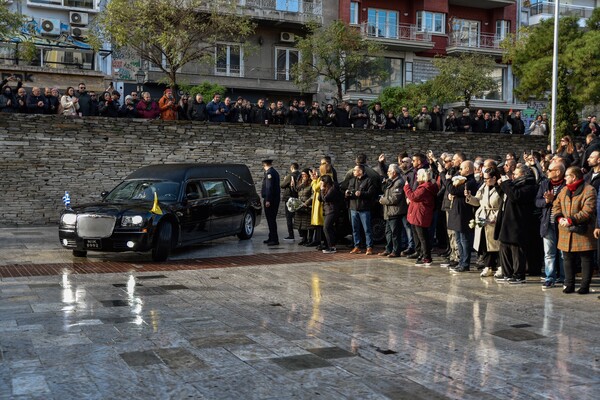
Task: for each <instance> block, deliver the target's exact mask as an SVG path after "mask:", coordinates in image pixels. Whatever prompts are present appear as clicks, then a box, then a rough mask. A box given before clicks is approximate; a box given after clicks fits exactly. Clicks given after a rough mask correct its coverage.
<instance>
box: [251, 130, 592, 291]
mask: <svg viewBox="0 0 600 400" xmlns="http://www.w3.org/2000/svg"><path fill="white" fill-rule="evenodd" d="M391 161H392V162H391V163H388V160H387V158H386V156H385V155H384V154H382V155H380V156H379V158H378V160H377V162H376V163H375V165H373V166H369V165H368V163H367V158H366V156H365V155H364V154H361V155H358V156H357V158H356V163H355V166H354V167H353V168H352V169H351V170H349V171H348V172H346V174H345V175H343V176H341V177H340V178H339V180H338V174H337V171H336V169H335V168H334V166H333V164H332V160H331V158H330V157H323V158H322V159H321V160H320V164H319V167H318V168H304V169H301V168H300V166H299V165H298V164H297V163H291V165H290V168H289V171H288V172H287V173H286V174H285V176H284V177H283V178H282V179H281V180H280V179H279V174H278V173H277V171H276V170H275V169H274V168H273V165H272V160H265V161H264V162H263V165H264V167H265V178H264V181H263V197H265V199H266V198H268V199H269V202H270V203H269V204H266V203H265V210H268V211H269V213H266V214H267V221H268V222H269V231H270V234H269V238H268V239H267V240H266V241H265V243H266V244H268V245H277V244H279V238H278V237H277V226H276V222H275V217H276V215H277V213H276V210H277V207H278V205H279V195H280V194H281V200H282V201H283V202H284V203H285V204H286V207H285V214H286V215H285V216H286V223H287V232H288V236H287V237H286V238H285V240H286V241H293V240H295V239H296V233H297V235H299V237H300V241H299V242H298V244H299V245H305V246H314V247H316V248H317V249H318V250H321V251H322V252H323V253H325V254H331V253H336V252H338V251H340V250H339V249H338V248H337V247H336V246H337V244H338V243H339V241H340V238H339V237H336V233H337V232H338V230H337V229H336V224H338V223H340V219H339V214H340V211H341V210H346V209H347V210H348V219H349V220H350V223H351V226H352V239H351V240H352V244H351V247H350V248H349V251H350V253H353V254H365V255H375V254H377V255H378V256H381V257H388V258H395V257H406V258H408V259H413V260H414V261H415V265H417V266H431V265H433V258H434V255H433V253H434V249H437V254H436V255H435V257H439V260H438V262H439V265H440V266H442V267H445V268H448V269H449V270H450V271H451V272H452V273H455V274H460V273H464V272H467V271H471V270H472V269H475V268H477V269H478V270H479V273H480V275H481V277H483V278H495V279H496V280H497V281H498V282H500V283H508V284H522V283H525V282H526V274H529V275H531V276H542V280H543V282H542V288H543V289H550V288H552V287H555V285H556V284H562V286H563V292H564V293H572V292H574V291H575V282H576V281H575V277H576V272H577V271H578V270H579V269H580V270H581V274H582V275H581V282H580V284H579V287H578V290H577V293H579V294H587V293H589V291H590V283H591V278H592V272H593V270H594V269H595V268H597V264H598V262H597V259H598V257H597V252H596V251H597V248H598V238H599V237H600V228H598V227H600V223H599V219H598V217H597V216H598V215H600V213H598V212H597V209H598V210H600V201H597V199H598V196H597V193H598V188H599V187H600V139H599V138H597V137H596V136H595V135H594V134H593V133H589V134H588V135H587V137H586V146H585V148H584V152H583V153H582V154H581V155H577V151H576V149H575V147H574V146H573V143H572V140H571V138H570V137H569V136H566V137H564V138H562V140H561V146H560V147H559V149H558V151H557V152H555V153H551V152H548V151H540V152H535V151H532V152H528V153H525V154H523V155H522V157H521V159H519V157H518V156H517V155H516V154H514V153H508V154H507V155H506V157H505V158H504V159H491V158H490V159H484V158H482V157H479V156H475V157H473V158H471V159H469V158H467V157H466V156H465V154H463V153H462V152H456V153H454V154H450V153H442V154H441V155H439V156H436V155H434V154H433V152H431V151H429V152H427V154H423V153H415V154H412V155H409V154H407V153H401V154H399V155H398V156H397V160H391ZM275 178H276V180H273V179H275ZM275 198H277V200H276V204H274V203H275V201H274V199H275ZM269 208H270V209H269ZM378 209H379V210H380V211H382V215H383V218H384V220H385V224H386V226H385V230H386V232H385V235H386V243H385V248H384V249H383V250H382V251H380V252H378V253H375V252H374V249H373V246H374V243H373V234H372V232H371V218H372V215H373V213H376V212H378V211H377V210H378ZM343 212H345V211H343ZM473 252H476V253H477V259H476V260H474V259H473V260H472V259H471V257H472V253H473Z"/></svg>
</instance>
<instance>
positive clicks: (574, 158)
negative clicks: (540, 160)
mask: <svg viewBox="0 0 600 400" xmlns="http://www.w3.org/2000/svg"><path fill="white" fill-rule="evenodd" d="M556 155H557V156H559V157H561V158H563V159H564V160H565V164H566V165H565V167H566V168H569V167H570V166H571V165H579V153H578V152H577V150H575V149H573V152H572V153H569V152H568V151H567V147H566V146H563V147H560V148H558V149H556Z"/></svg>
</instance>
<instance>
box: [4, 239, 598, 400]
mask: <svg viewBox="0 0 600 400" xmlns="http://www.w3.org/2000/svg"><path fill="white" fill-rule="evenodd" d="M22 236H24V235H22ZM22 236H20V237H22ZM35 238H37V236H36V237H35ZM35 238H34V239H35ZM259 240H260V241H262V237H258V238H256V239H255V240H254V241H256V242H258V241H259ZM236 244H237V242H236V241H234V242H232V243H230V244H223V243H221V244H216V245H213V246H214V247H213V250H214V251H217V250H218V251H220V252H221V253H223V254H235V246H236ZM255 245H256V244H255ZM282 247H283V248H284V249H285V250H287V252H290V251H291V250H293V249H294V245H283V246H282ZM296 247H297V246H296ZM258 248H261V246H257V249H258ZM219 249H220V250H219ZM262 251H264V250H262ZM313 252H314V250H313ZM282 253H283V252H282ZM223 254H219V255H220V256H222V255H223ZM314 254H315V253H311V254H310V255H309V254H308V253H307V254H306V257H307V258H310V259H311V260H312V261H311V262H303V263H287V262H285V260H284V261H278V262H277V263H269V262H265V263H263V264H260V265H247V266H243V267H231V266H228V268H211V269H196V268H194V265H195V263H191V264H190V268H191V269H189V270H185V269H179V268H178V269H177V270H169V269H165V270H163V271H161V273H160V274H157V273H156V272H140V271H139V270H138V269H136V268H132V269H131V270H130V271H129V272H118V273H98V274H94V273H93V274H71V273H68V271H67V272H65V273H63V274H59V275H52V276H36V277H17V278H3V279H2V280H1V281H0V388H1V390H0V398H7V399H8V398H11V399H12V398H44V399H51V398H54V399H61V400H62V399H71V398H73V399H75V398H77V399H81V398H86V399H87V398H102V399H104V398H160V399H163V398H164V399H167V398H176V399H179V398H194V399H232V398H241V399H292V398H294V399H296V398H305V399H314V398H323V399H339V398H353V399H386V398H389V399H595V398H597V397H598V396H597V394H598V392H599V390H600V374H599V372H600V359H599V357H598V354H600V345H599V344H597V343H596V342H597V334H596V331H597V328H598V324H599V320H598V318H597V315H598V312H597V307H598V299H597V295H598V293H594V294H591V295H587V296H580V295H576V294H572V295H564V294H563V293H562V292H561V290H560V288H555V289H553V290H547V291H542V289H541V283H540V281H539V279H538V278H532V277H530V278H529V279H528V284H526V285H518V287H514V286H508V285H505V284H504V285H503V284H498V283H495V282H494V280H492V279H490V278H480V277H479V276H478V274H476V273H465V274H461V275H458V276H457V275H451V274H449V273H448V272H447V271H446V270H445V269H442V268H439V267H437V266H435V267H430V268H423V267H415V266H414V265H412V263H409V262H408V260H406V259H384V258H382V257H357V256H353V258H351V259H350V258H346V257H345V256H343V255H341V254H340V256H339V258H336V256H335V255H334V256H333V257H332V256H325V255H323V256H319V257H315V256H314ZM45 257H46V259H45V263H51V262H62V261H59V260H56V259H53V258H52V257H51V256H49V255H48V254H47V255H46V256H45ZM194 257H196V256H194ZM24 261H26V260H24V259H19V263H20V264H23V263H24ZM181 263H182V264H184V265H185V261H182V262H181ZM435 265H437V264H435ZM599 288H600V285H599V282H598V281H597V279H595V281H594V284H593V289H594V290H596V291H598V290H599Z"/></svg>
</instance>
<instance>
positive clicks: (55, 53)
mask: <svg viewBox="0 0 600 400" xmlns="http://www.w3.org/2000/svg"><path fill="white" fill-rule="evenodd" d="M43 54H44V67H47V68H57V69H60V68H74V69H87V70H91V69H92V60H93V58H94V53H93V52H91V51H83V50H80V51H77V50H62V49H43Z"/></svg>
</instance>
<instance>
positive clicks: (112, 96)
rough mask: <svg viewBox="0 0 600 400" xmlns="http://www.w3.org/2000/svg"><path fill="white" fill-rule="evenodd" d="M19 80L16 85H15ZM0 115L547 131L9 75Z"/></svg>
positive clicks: (508, 119)
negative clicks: (47, 84) (55, 84)
mask: <svg viewBox="0 0 600 400" xmlns="http://www.w3.org/2000/svg"><path fill="white" fill-rule="evenodd" d="M14 81H17V84H16V87H14V88H13V87H12V86H11V83H12V82H14ZM0 88H1V90H0V113H1V112H5V113H26V114H58V115H65V116H83V117H86V116H104V117H122V118H144V119H157V118H160V119H163V120H166V121H174V120H190V121H207V122H229V123H253V124H262V125H304V126H326V127H344V128H362V129H365V128H369V129H382V130H384V129H385V130H404V131H434V132H480V133H512V134H517V135H521V134H530V135H540V136H542V135H546V134H548V133H549V131H550V128H549V123H548V116H547V115H546V113H542V114H540V115H538V116H537V118H536V119H535V120H534V121H533V122H532V123H531V124H529V126H526V125H525V122H524V121H523V119H522V116H521V112H520V111H515V112H514V113H513V110H509V112H508V114H507V115H506V116H504V115H503V113H502V112H500V111H495V112H494V113H493V115H492V114H491V113H489V112H484V111H483V110H482V109H479V110H477V111H476V112H475V113H473V114H472V113H471V111H470V110H469V109H468V108H465V109H463V111H462V114H461V115H460V116H457V115H455V112H454V110H448V112H447V113H444V112H442V110H441V108H440V106H438V105H435V106H434V107H433V108H432V110H431V111H429V109H428V107H427V106H423V107H422V108H421V111H420V112H419V113H418V114H417V115H414V116H411V115H410V113H409V110H408V109H407V108H406V107H402V110H401V112H400V114H399V115H395V114H394V113H393V112H391V111H388V112H386V111H385V110H383V109H382V107H381V104H380V103H378V102H375V103H374V104H372V107H368V106H367V105H366V104H365V102H364V101H363V100H362V99H359V100H358V101H357V104H356V105H351V104H349V103H347V102H342V103H340V104H339V105H335V106H334V105H333V104H326V105H325V106H324V107H321V106H320V105H319V103H318V102H313V103H312V105H307V104H306V102H305V101H304V100H293V101H291V102H290V104H288V105H287V106H285V105H284V102H283V101H281V100H279V101H275V102H269V101H268V100H265V99H258V101H257V102H256V104H252V103H251V102H250V101H249V100H247V99H245V98H243V97H238V98H237V99H236V100H235V101H234V100H233V99H232V98H230V97H225V98H224V99H223V100H222V99H221V95H220V94H218V93H215V94H214V95H213V98H212V99H211V100H209V101H208V102H205V99H204V97H203V95H202V94H194V95H192V96H188V95H186V94H184V95H182V96H181V97H180V98H179V100H178V99H177V98H176V96H175V94H174V93H173V91H172V90H171V89H166V90H165V91H164V93H163V96H162V97H161V98H160V99H159V100H158V101H156V100H154V99H152V96H151V95H150V93H148V92H143V93H141V96H140V95H139V93H138V92H137V91H133V92H131V93H130V94H128V95H126V96H125V99H124V101H121V93H120V92H119V91H117V90H114V89H113V88H112V86H109V87H108V88H107V89H106V91H104V92H102V93H100V94H97V93H96V92H94V91H88V90H87V88H86V85H85V83H80V84H79V85H78V87H77V88H73V87H68V88H67V89H66V91H65V92H64V94H61V93H60V91H59V89H58V88H45V90H44V91H43V92H42V90H41V88H39V87H33V88H32V89H31V92H30V93H27V91H26V90H25V88H24V87H22V82H21V81H19V80H17V79H16V78H15V77H9V78H7V79H5V80H4V81H2V83H1V84H0ZM599 128H600V126H599V125H598V123H597V121H596V117H595V116H592V115H590V116H588V118H587V119H586V120H585V121H583V122H582V124H581V126H580V127H577V132H576V133H577V134H581V135H583V136H585V135H587V134H588V133H594V134H598V133H599V132H598V129H599Z"/></svg>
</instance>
